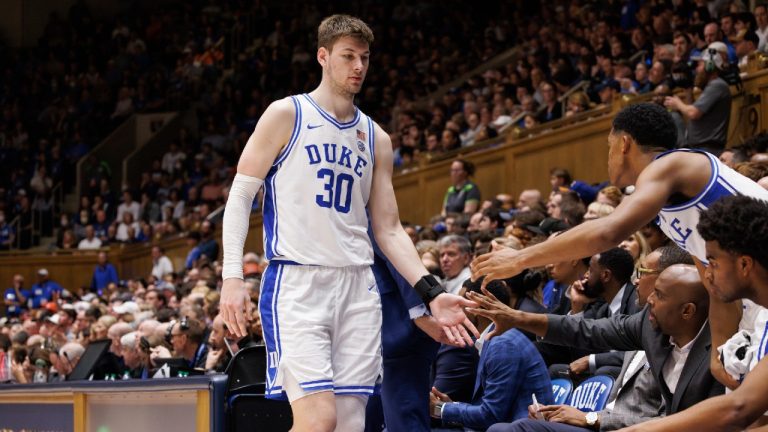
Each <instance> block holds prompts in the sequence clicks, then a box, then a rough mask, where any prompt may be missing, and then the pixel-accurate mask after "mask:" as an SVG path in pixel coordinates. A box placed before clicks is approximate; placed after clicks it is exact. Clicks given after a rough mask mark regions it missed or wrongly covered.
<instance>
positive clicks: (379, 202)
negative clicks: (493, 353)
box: [368, 125, 480, 344]
mask: <svg viewBox="0 0 768 432" xmlns="http://www.w3.org/2000/svg"><path fill="white" fill-rule="evenodd" d="M374 143H375V144H374V145H375V148H374V151H375V163H374V168H373V184H372V186H371V196H370V198H369V200H368V208H369V210H370V213H371V226H372V228H373V234H374V236H375V237H376V243H378V245H379V247H380V248H381V250H382V252H384V255H386V257H387V259H388V260H389V261H390V262H391V263H392V265H393V266H394V267H395V269H396V270H397V271H398V272H399V273H400V274H401V275H402V276H403V278H405V280H406V281H408V283H409V284H410V285H411V286H414V285H416V283H417V282H418V281H419V280H420V279H421V278H422V277H423V276H426V275H428V274H429V272H428V271H427V269H426V268H424V265H423V264H422V263H421V260H420V259H419V256H418V254H417V253H416V249H415V248H414V247H413V243H412V242H411V239H410V238H409V237H408V234H406V233H405V230H403V226H402V225H401V224H400V215H399V213H398V210H397V200H396V199H395V191H394V189H393V188H392V160H393V158H392V142H391V140H390V139H389V135H387V133H386V132H384V131H383V130H382V129H381V128H380V127H379V126H378V125H376V127H375V132H374ZM474 305H475V304H474V303H472V302H470V301H468V300H466V299H464V298H461V297H459V296H456V295H452V294H440V295H438V296H437V297H435V298H434V300H432V302H431V303H430V304H429V306H430V308H431V309H432V313H433V315H434V316H435V318H437V319H438V321H440V324H441V325H442V326H443V328H444V331H445V332H446V336H448V339H449V340H452V341H457V340H461V339H464V340H465V341H466V342H467V343H468V344H472V340H471V338H470V337H469V335H468V334H467V332H466V330H465V329H464V327H463V326H462V324H463V325H464V326H466V327H467V328H468V329H470V331H472V332H473V333H475V336H476V337H479V336H480V334H479V333H478V332H477V329H475V326H474V325H472V323H471V322H470V321H469V320H468V319H467V317H466V315H465V314H464V311H463V310H462V308H463V307H467V306H474Z"/></svg>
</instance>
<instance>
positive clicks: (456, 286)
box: [438, 234, 472, 294]
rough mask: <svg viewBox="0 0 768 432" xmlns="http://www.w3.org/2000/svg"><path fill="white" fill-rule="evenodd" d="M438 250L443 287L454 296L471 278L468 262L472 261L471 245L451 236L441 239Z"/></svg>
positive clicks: (460, 238)
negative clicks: (443, 278)
mask: <svg viewBox="0 0 768 432" xmlns="http://www.w3.org/2000/svg"><path fill="white" fill-rule="evenodd" d="M438 248H439V251H440V269H441V270H442V271H443V274H444V275H445V280H444V281H443V286H444V287H445V290H446V291H447V292H449V293H451V294H456V293H458V292H459V290H460V289H461V286H462V284H463V283H464V281H465V280H467V279H469V278H470V276H471V271H470V270H469V262H470V261H471V260H472V245H471V244H470V243H469V240H467V239H466V238H464V237H461V236H457V235H455V234H452V235H447V236H445V237H443V238H441V239H440V241H439V242H438Z"/></svg>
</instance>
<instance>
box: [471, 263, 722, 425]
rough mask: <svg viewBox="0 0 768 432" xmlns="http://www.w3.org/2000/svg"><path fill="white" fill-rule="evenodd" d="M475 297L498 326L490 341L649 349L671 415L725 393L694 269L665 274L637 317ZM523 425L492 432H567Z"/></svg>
mask: <svg viewBox="0 0 768 432" xmlns="http://www.w3.org/2000/svg"><path fill="white" fill-rule="evenodd" d="M470 298H471V299H472V300H474V301H476V302H478V304H479V305H480V308H477V309H468V311H469V312H472V313H475V314H478V315H482V316H485V317H486V318H489V319H492V320H493V321H494V322H496V323H497V327H496V329H495V330H494V331H493V332H491V335H490V336H494V335H495V334H500V333H502V332H504V331H506V330H507V329H510V328H517V329H520V330H526V331H529V332H531V333H534V334H536V335H537V336H541V337H543V338H544V340H545V341H547V342H551V343H554V344H559V345H570V346H579V347H585V348H589V349H599V350H610V349H613V350H617V351H630V350H645V352H646V355H647V357H648V363H649V365H650V368H651V370H652V371H653V376H654V378H655V379H656V383H657V384H658V385H659V388H660V389H661V394H662V397H663V398H664V402H665V409H666V414H667V415H670V414H673V413H676V412H678V411H682V410H684V409H686V408H688V407H690V406H692V405H695V404H696V403H698V402H699V401H702V400H704V399H706V398H708V397H711V396H714V395H719V394H722V393H723V390H724V389H723V386H722V385H721V384H720V383H718V382H717V381H716V380H715V379H714V378H713V377H712V375H711V373H710V372H709V356H710V347H711V343H710V334H709V325H708V322H707V314H708V308H709V296H708V294H707V291H706V289H705V288H704V285H703V284H702V282H701V279H700V278H699V273H698V271H697V269H696V267H695V266H691V265H673V266H671V267H669V268H667V269H666V270H664V271H663V272H662V273H661V274H660V275H659V277H658V279H657V280H656V284H655V286H654V290H653V292H651V294H650V295H649V297H648V305H647V306H646V307H645V308H644V309H643V310H642V311H641V312H638V313H636V314H634V315H614V316H612V317H610V318H603V319H595V320H590V319H584V318H583V317H581V316H578V315H570V316H560V315H540V314H532V313H526V312H521V311H518V310H513V309H511V308H509V307H508V306H506V305H504V304H502V303H500V302H499V301H497V300H495V299H493V298H489V297H485V296H482V295H479V294H474V293H473V294H470ZM588 420H590V419H587V418H586V414H585V418H584V422H585V424H587V425H588V426H589V427H590V428H595V429H597V428H599V418H598V419H597V420H596V423H595V422H594V419H591V420H592V421H593V423H591V424H590V423H589V422H588ZM521 423H526V424H525V427H524V428H523V427H521V426H520V425H519V424H506V425H497V426H493V427H492V428H491V429H489V431H497V432H498V431H530V430H566V429H553V427H549V428H548V426H546V425H547V424H546V423H543V422H521ZM533 423H535V425H534V424H533ZM539 423H541V424H539ZM512 426H514V427H515V428H512Z"/></svg>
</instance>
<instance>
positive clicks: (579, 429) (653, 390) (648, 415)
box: [490, 245, 693, 432]
mask: <svg viewBox="0 0 768 432" xmlns="http://www.w3.org/2000/svg"><path fill="white" fill-rule="evenodd" d="M675 264H688V265H693V260H692V259H691V256H690V255H689V254H688V253H687V252H685V251H684V250H682V249H680V248H679V247H677V246H675V245H671V246H662V247H660V248H658V249H656V250H655V251H653V252H651V253H650V254H648V255H647V256H646V257H645V258H643V259H642V261H641V263H640V269H641V270H642V271H640V272H638V275H639V276H638V280H637V294H638V305H639V306H640V307H645V305H646V304H647V301H648V297H649V296H650V294H651V292H653V290H654V289H655V283H656V279H657V278H658V275H659V273H661V272H662V271H664V270H665V269H666V268H667V267H670V266H673V265H675ZM608 400H609V402H608V405H606V407H605V409H603V410H601V411H597V412H594V413H585V412H583V411H580V410H578V409H576V408H574V407H572V406H569V405H541V406H540V407H539V411H538V416H541V417H543V419H537V412H536V410H535V407H533V406H529V407H528V411H529V417H530V418H529V419H525V420H518V421H516V422H514V423H512V424H502V423H500V424H497V425H494V426H493V427H491V429H490V430H491V431H494V432H516V431H517V432H519V431H539V432H585V431H589V430H600V431H613V430H617V429H620V428H623V427H627V426H632V425H636V424H640V423H643V422H645V421H648V420H651V419H653V418H655V417H659V416H662V415H663V414H664V400H663V398H662V396H661V388H660V387H659V385H658V383H657V381H656V379H655V377H654V376H653V371H652V370H651V368H650V366H649V364H648V357H647V356H646V354H645V351H627V352H626V354H625V355H624V363H623V365H622V368H621V373H620V374H619V377H618V378H617V379H616V383H615V384H614V386H613V389H612V390H611V395H610V396H609V398H608Z"/></svg>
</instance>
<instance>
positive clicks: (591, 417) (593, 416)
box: [586, 411, 600, 427]
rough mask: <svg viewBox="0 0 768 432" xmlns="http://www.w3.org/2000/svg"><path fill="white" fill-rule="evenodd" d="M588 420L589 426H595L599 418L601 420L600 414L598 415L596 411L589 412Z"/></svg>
mask: <svg viewBox="0 0 768 432" xmlns="http://www.w3.org/2000/svg"><path fill="white" fill-rule="evenodd" d="M586 420H587V426H591V427H594V426H595V425H596V424H597V422H598V420H600V416H598V415H597V413H596V412H594V411H592V412H588V413H587V415H586Z"/></svg>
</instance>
